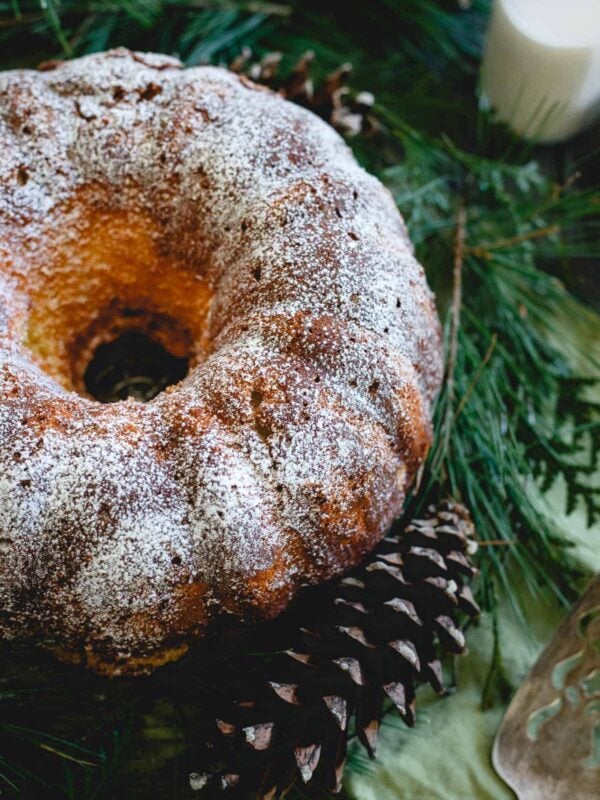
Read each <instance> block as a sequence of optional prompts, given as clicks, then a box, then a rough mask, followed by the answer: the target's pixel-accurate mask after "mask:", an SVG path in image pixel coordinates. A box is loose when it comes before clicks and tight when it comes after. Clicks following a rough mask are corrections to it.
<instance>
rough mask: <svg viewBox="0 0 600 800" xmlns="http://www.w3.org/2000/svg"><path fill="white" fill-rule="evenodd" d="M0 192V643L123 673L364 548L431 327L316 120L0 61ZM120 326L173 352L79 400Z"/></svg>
mask: <svg viewBox="0 0 600 800" xmlns="http://www.w3.org/2000/svg"><path fill="white" fill-rule="evenodd" d="M0 187H1V189H2V194H1V197H0V301H1V303H0V605H1V606H2V609H3V612H2V616H1V617H0V632H1V633H2V634H3V635H4V636H25V635H29V636H31V635H34V636H35V635H39V634H40V633H42V632H43V634H44V636H45V637H47V638H51V639H53V640H54V641H55V642H56V644H57V646H58V647H59V648H60V649H61V650H62V651H63V652H65V651H69V649H71V650H73V651H74V652H79V653H87V655H86V656H85V660H86V661H87V663H88V664H90V665H91V666H92V667H94V668H95V669H100V670H102V671H106V670H108V671H110V670H111V669H112V670H113V671H119V672H122V671H130V672H136V671H140V670H146V669H150V668H152V667H153V666H156V665H157V664H158V663H161V662H162V660H164V658H168V657H170V655H169V654H171V655H172V654H173V653H178V652H180V648H181V647H183V646H184V645H185V642H186V641H187V640H188V639H189V638H191V637H194V636H198V635H201V634H202V631H203V630H204V629H205V628H206V626H207V625H208V623H209V622H211V621H213V620H218V619H220V618H221V617H222V616H223V615H225V614H231V615H235V616H239V617H242V618H244V619H253V618H268V617H272V616H274V615H275V614H277V613H279V612H280V611H281V610H282V609H283V608H284V607H285V605H286V604H287V603H288V602H289V600H290V598H291V597H292V596H293V595H294V594H295V592H296V591H297V590H298V588H299V587H300V586H302V585H304V584H311V583H316V582H319V581H322V580H324V579H326V578H328V577H330V576H332V575H334V574H336V573H339V572H340V571H342V570H344V569H346V568H347V567H349V566H350V565H352V564H354V563H356V562H357V561H358V560H359V559H360V558H362V556H363V555H364V554H365V553H366V552H367V551H368V550H369V549H370V548H372V547H373V545H374V544H375V543H376V542H377V541H378V540H379V539H380V538H381V536H382V535H383V534H384V533H385V531H386V530H387V528H388V527H389V525H390V524H391V522H392V520H393V519H394V517H395V516H396V515H397V514H398V513H399V511H400V509H401V507H402V504H403V502H404V497H405V494H406V491H407V488H408V487H409V485H410V484H411V482H412V481H413V479H414V476H415V474H416V472H417V470H418V469H419V467H420V465H421V464H422V462H423V459H424V457H425V455H426V453H427V449H428V447H429V443H430V438H431V430H430V409H431V403H432V401H433V398H434V396H435V393H436V391H437V388H438V386H439V381H440V377H441V360H440V350H441V347H440V333H439V324H438V321H437V317H436V314H435V308H434V304H433V298H432V296H431V293H430V292H429V290H428V288H427V286H426V283H425V279H424V276H423V271H422V269H421V267H420V266H419V264H418V263H417V262H416V261H415V259H414V256H413V254H412V249H411V246H410V243H409V241H408V239H407V236H406V232H405V228H404V224H403V222H402V220H401V218H400V216H399V215H398V212H397V211H396V209H395V206H394V204H393V202H392V200H391V197H390V196H389V194H388V193H387V191H386V190H385V189H384V188H383V187H382V186H381V185H380V184H379V183H378V182H377V181H376V180H375V179H374V178H372V177H370V176H368V175H367V174H366V173H365V172H364V171H363V170H362V169H360V167H359V166H358V165H357V164H356V162H355V161H354V159H353V158H352V156H351V154H350V152H349V151H348V149H347V148H346V146H345V145H344V143H343V142H342V140H341V139H340V138H339V137H338V136H337V134H335V133H334V132H333V131H332V130H331V129H330V128H328V127H327V126H326V125H325V124H324V123H322V122H321V121H319V120H318V119H317V118H316V117H313V116H312V115H311V114H310V113H308V112H306V111H304V110H302V109H300V108H298V107H296V106H293V105H292V104H291V103H288V102H286V101H283V100H282V99H281V98H278V97H277V96H275V95H273V94H272V93H270V92H264V91H258V90H257V87H255V86H254V85H253V84H252V83H251V82H248V81H242V80H240V79H239V78H238V77H237V76H235V75H232V74H230V73H227V72H225V71H223V70H219V69H215V68H209V67H204V68H197V69H190V70H183V69H181V65H180V64H179V63H178V62H176V61H174V60H173V59H168V58H166V57H162V56H155V55H152V54H135V53H134V54H132V53H129V52H128V51H124V50H118V51H112V52H109V53H105V54H99V55H96V56H90V57H87V58H84V59H80V60H77V61H72V62H66V63H64V64H58V65H51V66H50V67H48V69H46V70H44V71H43V72H29V71H24V72H9V73H4V74H0ZM129 328H132V329H142V330H145V331H148V332H150V333H151V335H152V336H153V338H156V339H158V340H159V341H162V342H163V343H164V344H166V345H167V346H168V348H169V349H170V350H171V351H173V352H174V353H175V354H177V355H185V356H187V357H188V358H190V360H191V363H192V368H191V370H190V373H189V375H188V376H187V377H186V378H185V379H184V380H183V381H182V382H181V383H180V384H178V385H177V386H175V387H171V388H170V389H169V390H167V391H165V392H163V393H162V394H160V395H159V396H158V397H156V398H155V399H154V400H153V401H151V402H150V403H147V404H140V403H136V402H133V401H128V402H122V403H117V404H112V405H103V404H100V403H97V402H94V401H93V400H92V399H91V398H89V397H86V396H85V387H84V385H83V381H82V375H83V371H84V369H85V366H86V364H87V363H88V362H89V359H90V357H91V354H92V352H93V350H94V349H95V347H97V345H98V344H99V343H101V342H103V341H106V340H107V339H109V338H111V337H114V336H115V335H116V334H118V333H119V332H121V331H124V330H128V329H129ZM111 664H112V665H113V666H112V667H111V666H110V665H111Z"/></svg>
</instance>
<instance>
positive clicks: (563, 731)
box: [492, 575, 600, 800]
mask: <svg viewBox="0 0 600 800" xmlns="http://www.w3.org/2000/svg"><path fill="white" fill-rule="evenodd" d="M492 760H493V763H494V767H495V768H496V771H497V772H498V773H499V774H500V776H501V777H502V778H503V779H504V780H505V781H506V782H507V783H508V785H509V786H510V787H511V788H512V789H513V790H514V792H515V793H516V795H517V797H518V798H519V800H600V575H599V576H598V577H596V578H595V579H594V580H593V581H592V583H591V585H590V586H589V587H588V589H587V591H586V592H585V594H584V595H583V597H582V598H581V600H580V601H579V602H578V603H577V605H576V606H575V607H574V608H573V610H572V611H571V612H570V614H569V615H568V617H567V618H566V619H565V620H564V622H563V623H562V624H561V625H560V627H559V629H558V631H557V632H556V634H555V636H554V638H553V640H552V641H551V642H550V644H549V645H548V647H547V648H546V649H545V650H544V652H543V653H542V655H541V656H540V658H539V660H538V662H537V663H536V664H535V666H534V667H533V669H532V670H531V672H530V673H529V675H528V676H527V678H526V679H525V682H524V683H523V684H522V685H521V687H520V688H519V690H518V691H517V693H516V695H515V696H514V698H513V700H512V703H511V704H510V706H509V708H508V711H507V712H506V715H505V716H504V719H503V720H502V724H501V725H500V728H499V730H498V733H497V735H496V741H495V742H494V749H493V752H492Z"/></svg>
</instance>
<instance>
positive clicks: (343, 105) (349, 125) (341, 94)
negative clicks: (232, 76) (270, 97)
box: [229, 47, 378, 136]
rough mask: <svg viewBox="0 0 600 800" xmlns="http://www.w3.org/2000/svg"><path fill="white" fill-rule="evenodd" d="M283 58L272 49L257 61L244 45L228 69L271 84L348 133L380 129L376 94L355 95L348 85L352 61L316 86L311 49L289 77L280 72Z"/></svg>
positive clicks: (271, 86)
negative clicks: (375, 110)
mask: <svg viewBox="0 0 600 800" xmlns="http://www.w3.org/2000/svg"><path fill="white" fill-rule="evenodd" d="M281 59H282V55H281V53H276V52H272V53H267V54H266V55H265V56H263V58H262V59H261V60H260V61H258V62H256V61H252V51H251V50H250V48H249V47H245V48H244V49H243V50H242V52H241V53H240V54H239V55H238V56H237V58H235V59H234V60H233V61H232V62H231V64H230V65H229V69H231V70H232V71H233V72H237V73H238V74H244V75H247V76H248V77H249V78H250V79H251V80H253V81H254V82H255V83H260V84H263V85H264V86H268V87H270V88H271V89H273V90H274V91H276V92H278V93H279V94H280V95H281V96H282V97H285V98H286V99H287V100H291V101H292V102H294V103H298V105H301V106H304V108H308V109H310V110H311V111H313V112H314V113H315V114H317V115H318V116H320V117H321V118H322V119H324V120H325V121H326V122H328V123H329V124H330V125H332V126H333V127H334V128H336V130H339V131H340V132H341V133H343V134H345V135H347V136H356V135H358V134H361V133H362V134H369V133H372V132H374V131H375V130H377V127H378V126H377V123H376V120H375V118H374V116H373V115H372V113H371V112H372V109H373V104H374V102H375V98H374V97H373V95H372V94H371V93H370V92H359V93H358V94H353V93H352V92H350V90H349V89H348V87H347V86H346V85H345V84H346V80H347V78H348V76H349V74H350V72H351V71H352V65H351V64H348V63H345V64H342V65H341V66H340V67H338V69H336V70H335V71H334V72H332V73H330V74H329V75H328V76H327V77H326V78H325V80H324V81H323V82H322V83H321V84H320V85H318V86H317V87H316V88H315V86H314V83H313V80H312V77H311V67H312V64H313V62H314V60H315V54H314V53H313V51H312V50H308V51H307V52H306V53H304V54H303V55H302V56H300V58H299V59H298V61H297V62H296V64H295V66H294V67H293V68H292V69H291V71H290V72H289V73H288V75H287V76H286V77H282V76H281V75H280V71H279V68H280V65H281Z"/></svg>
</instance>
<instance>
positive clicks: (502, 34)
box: [482, 0, 600, 142]
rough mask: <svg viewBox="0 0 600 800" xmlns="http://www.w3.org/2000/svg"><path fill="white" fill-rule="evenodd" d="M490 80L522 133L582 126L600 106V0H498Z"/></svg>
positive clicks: (553, 135) (561, 134)
mask: <svg viewBox="0 0 600 800" xmlns="http://www.w3.org/2000/svg"><path fill="white" fill-rule="evenodd" d="M482 87H483V96H484V100H485V102H487V103H488V104H489V105H491V106H493V107H494V108H495V109H496V111H497V113H498V117H499V118H500V119H501V120H503V121H504V122H507V123H508V124H509V125H510V126H511V127H512V128H513V129H514V130H515V131H516V132H517V133H519V134H520V135H522V136H526V137H529V138H535V139H538V140H540V141H544V142H551V141H558V140H560V139H564V138H566V137H567V136H571V135H572V134H574V133H576V132H577V131H579V130H581V128H583V127H585V126H586V125H587V124H588V123H589V122H591V121H592V119H593V118H594V117H595V115H596V114H597V112H598V110H599V108H600V0H496V2H495V4H494V8H493V11H492V18H491V22H490V28H489V31H488V36H487V42H486V47H485V53H484V59H483V74H482Z"/></svg>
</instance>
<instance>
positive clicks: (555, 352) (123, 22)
mask: <svg viewBox="0 0 600 800" xmlns="http://www.w3.org/2000/svg"><path fill="white" fill-rule="evenodd" d="M489 5H490V2H489V0H474V2H472V3H471V5H470V8H469V9H468V10H466V11H461V10H460V9H459V4H458V3H457V2H456V0H371V1H370V2H368V3H362V4H354V5H352V4H348V3H346V2H341V0H319V2H317V1H316V0H289V2H262V0H245V1H244V0H96V1H95V2H92V1H91V0H90V1H85V2H77V1H76V0H62V1H60V0H8V1H5V2H2V0H0V66H1V67H3V68H7V67H13V66H31V65H35V63H37V62H39V61H41V60H44V59H48V58H54V57H64V56H70V55H80V54H83V53H88V52H94V51H98V50H103V49H106V48H108V47H114V46H121V45H122V46H128V47H132V48H137V49H143V50H158V51H163V52H168V53H174V54H178V55H179V56H180V57H181V58H182V59H183V60H185V61H186V63H188V64H197V63H202V62H205V61H212V62H217V63H221V62H222V63H227V62H228V61H229V60H230V59H231V58H233V57H234V56H235V55H236V54H237V53H238V52H239V51H240V49H241V47H242V46H243V45H250V46H251V47H252V48H253V49H254V50H255V52H256V53H257V54H258V55H259V56H260V55H261V54H263V53H265V52H267V51H269V50H272V49H276V50H280V51H282V52H283V54H284V62H283V64H284V68H285V67H290V66H291V65H292V64H293V63H294V60H295V59H296V58H297V57H298V56H299V55H300V54H301V53H302V52H303V51H305V50H306V49H313V50H314V51H315V52H316V55H317V63H316V68H315V71H316V77H317V78H318V77H320V76H322V75H323V74H325V73H326V72H327V71H329V70H331V69H333V68H335V67H337V66H338V65H339V64H340V63H342V62H344V61H348V60H350V61H352V62H353V64H354V66H355V73H354V77H353V81H352V83H353V88H355V89H367V90H371V91H373V92H374V93H375V95H376V98H377V105H376V108H375V117H376V119H377V121H378V123H379V128H380V130H379V132H378V133H376V134H374V135H372V136H371V137H370V138H360V139H354V140H351V142H350V144H351V145H352V146H353V148H354V150H355V152H356V154H357V157H358V158H359V159H360V160H361V162H362V163H364V164H365V166H366V167H367V168H368V169H370V170H371V171H374V172H376V173H377V174H378V175H379V176H380V177H381V178H382V180H383V181H384V182H385V183H386V184H387V185H388V186H389V187H390V189H391V191H392V192H393V194H394V197H395V199H396V201H397V203H398V206H399V207H400V209H401V210H402V212H403V214H404V215H405V218H406V221H407V224H408V226H409V229H410V233H411V236H412V239H413V242H414V243H415V246H416V250H417V255H418V257H419V258H420V260H421V261H422V263H424V264H425V265H426V269H427V273H428V277H429V279H430V282H431V284H432V285H433V286H434V288H435V290H436V294H437V298H438V304H439V307H440V312H441V316H442V319H443V323H444V331H445V342H446V349H447V381H446V384H445V387H444V389H443V390H442V393H441V396H440V398H439V401H438V404H437V408H436V414H435V431H436V438H435V445H434V448H433V450H432V452H431V454H430V458H429V461H428V464H427V467H426V470H425V472H424V475H423V477H422V481H421V484H420V488H419V491H418V492H417V493H416V494H415V495H414V496H413V498H412V499H411V503H410V506H409V513H413V512H414V511H416V510H417V509H418V508H419V507H421V506H423V505H424V504H426V503H427V502H429V501H430V500H432V499H436V498H437V497H440V496H444V495H446V494H448V493H451V494H453V495H454V496H456V497H457V498H460V499H461V500H462V501H463V502H464V503H465V504H466V505H467V506H469V508H470V509H471V511H472V513H473V516H474V519H475V522H476V525H477V530H478V535H479V538H480V539H481V540H483V541H484V542H489V543H490V544H489V545H485V544H484V545H483V546H482V547H481V548H480V562H479V563H480V567H481V573H482V574H481V581H480V594H481V598H482V600H483V602H484V604H485V605H486V606H487V607H488V608H490V609H494V608H495V602H496V597H498V596H500V595H503V596H506V597H509V598H511V599H512V600H513V602H514V605H515V608H516V609H517V610H518V608H519V606H518V600H517V597H516V593H515V591H514V587H515V584H516V583H517V582H521V581H524V582H525V585H526V586H527V587H528V588H529V590H530V592H531V593H532V594H536V593H538V592H539V591H540V589H541V588H542V587H551V589H552V591H553V592H554V593H555V594H556V595H557V596H559V597H561V598H563V599H564V600H565V601H566V600H567V599H568V598H569V597H570V596H571V595H572V594H573V592H574V591H575V590H576V588H577V579H578V575H577V571H576V569H575V567H574V565H573V563H572V561H571V559H570V557H569V550H568V546H567V542H566V540H565V537H564V536H563V534H562V532H561V530H560V528H559V527H558V526H557V524H556V521H555V520H554V518H553V515H552V513H551V512H550V510H549V509H548V508H547V506H546V504H545V500H544V498H543V494H544V492H546V491H547V490H548V489H549V488H550V487H551V486H552V485H553V484H554V482H555V481H561V482H562V483H563V484H564V486H565V487H566V511H567V512H570V511H572V510H573V509H574V508H575V507H577V506H580V507H585V509H586V511H587V515H588V520H589V522H590V524H591V523H592V522H593V521H594V520H598V519H599V518H600V503H599V500H598V493H597V489H595V488H594V486H593V480H594V476H595V475H596V476H597V472H598V469H597V467H598V453H599V452H600V407H599V406H598V404H597V403H595V402H594V401H593V400H592V399H591V390H592V389H593V386H592V384H593V383H594V379H595V378H597V377H598V374H599V372H598V363H597V361H596V360H595V358H594V356H593V354H591V353H590V352H585V351H582V346H581V344H580V342H581V340H582V339H581V336H580V335H579V332H581V331H583V332H584V333H585V332H586V330H587V333H586V336H587V340H588V341H591V340H592V338H593V336H592V332H593V331H597V332H598V333H600V325H599V322H598V317H597V316H596V315H595V314H594V313H593V312H592V311H591V310H589V309H588V308H586V307H585V306H584V305H583V304H582V303H581V302H579V301H578V300H576V299H575V298H574V297H573V296H572V295H570V294H569V293H568V292H567V291H566V289H565V288H564V286H563V285H562V284H561V283H560V282H559V281H558V280H557V278H556V277H555V274H556V273H558V272H560V274H563V275H564V274H565V269H566V268H567V267H570V266H572V265H575V264H576V263H577V261H578V259H582V258H589V257H597V244H598V241H599V240H600V216H599V213H598V212H599V209H600V193H599V192H598V191H596V190H594V189H589V188H587V189H582V188H578V183H579V181H578V180H577V179H575V176H572V175H570V174H569V173H566V174H561V173H560V170H557V169H554V172H555V174H554V175H551V176H549V174H548V169H547V168H545V169H544V170H542V169H541V168H540V165H539V163H538V161H537V158H538V156H539V152H538V151H536V150H535V149H534V148H533V147H532V146H531V145H529V144H526V143H524V142H522V141H519V140H517V139H515V138H514V137H512V136H511V135H510V134H509V133H508V132H507V131H506V130H505V129H503V128H502V126H499V125H497V124H496V123H495V122H494V120H493V118H492V117H490V115H489V114H487V113H484V112H482V111H480V110H479V109H478V103H477V70H478V60H479V53H480V49H481V42H482V34H483V30H484V25H485V20H486V15H487V12H488V10H489ZM564 155H565V151H564V150H561V151H560V152H558V153H557V158H556V159H555V162H554V163H555V164H556V163H558V162H560V161H562V159H563V156H564ZM543 156H544V158H545V161H546V162H547V161H548V151H545V152H544V153H543ZM593 157H594V156H593V154H592V156H591V157H590V158H588V159H587V160H586V159H584V160H583V161H581V163H580V165H579V168H580V169H581V171H582V173H583V179H585V177H586V173H587V171H589V169H590V166H591V164H592V163H593V160H592V159H593ZM457 251H458V252H457ZM559 329H560V335H558V334H557V331H558V330H559ZM596 338H598V336H596ZM584 340H585V337H584ZM501 663H502V662H501V653H500V651H499V642H498V638H497V637H496V645H495V652H494V654H493V657H492V668H491V670H490V676H489V680H488V683H487V686H486V687H485V702H486V703H489V702H492V701H494V700H495V699H497V698H498V697H504V696H505V691H506V685H505V679H504V676H503V673H502V666H501ZM9 700H10V698H5V702H6V703H8V702H9ZM0 702H3V701H2V700H1V699H0ZM10 702H11V703H13V702H15V698H13V699H12V700H10ZM3 718H4V717H3ZM44 722H45V723H48V724H49V719H48V717H47V716H45V717H44ZM108 723H109V724H108V728H109V729H110V730H111V731H112V730H113V729H114V725H113V724H112V721H111V720H108ZM11 724H13V723H11ZM15 724H16V723H15ZM41 724H42V723H40V725H41ZM32 727H36V726H34V725H33V724H32ZM7 733H9V731H8V730H7V729H6V728H4V729H0V746H1V747H2V753H3V754H5V756H4V757H3V758H0V781H3V782H4V787H5V789H6V794H7V796H10V792H11V791H13V790H12V789H11V786H13V787H19V786H24V785H27V787H28V791H29V790H30V794H27V795H23V796H28V797H29V796H32V797H33V796H36V795H35V792H34V790H33V789H32V788H31V787H33V786H34V785H35V781H36V780H37V778H36V776H35V775H32V774H29V773H28V771H27V770H26V769H21V768H20V767H18V766H15V764H16V763H17V762H16V761H15V759H13V758H12V757H11V754H13V755H14V752H15V750H14V748H12V749H11V747H10V746H9V745H8V744H7V745H6V746H5V740H6V734H7ZM15 733H16V732H15V731H12V732H11V738H12V739H13V740H14V739H15V737H14V734H15ZM19 736H20V735H19ZM17 738H19V737H17ZM19 740H20V741H21V739H19ZM42 741H43V740H42V739H41V738H40V735H38V734H36V735H34V741H33V745H32V746H33V747H34V748H35V747H37V748H38V749H39V745H40V742H42ZM117 745H118V746H117ZM112 747H113V746H112V745H111V749H112ZM65 748H66V749H65ZM55 749H56V750H60V751H63V750H64V752H65V753H66V755H67V756H69V755H73V751H72V750H69V749H68V745H66V744H65V743H61V745H60V747H59V746H57V747H56V748H55ZM92 749H93V752H94V753H96V756H97V757H98V766H97V767H95V768H89V767H77V766H73V765H72V761H67V762H66V764H67V766H68V770H69V771H68V773H67V778H66V781H65V785H64V787H63V789H61V790H60V791H59V790H58V789H56V790H55V791H56V793H55V794H51V795H50V794H44V796H52V797H54V796H56V797H66V798H69V797H73V798H74V797H77V798H78V800H81V798H83V797H85V798H92V797H93V798H95V799H96V800H97V799H98V798H101V797H114V796H116V795H115V794H114V792H113V790H112V789H111V784H110V780H109V779H110V770H111V769H112V768H113V766H114V763H113V762H114V759H112V758H111V759H104V757H103V756H102V753H101V750H100V746H98V748H92ZM115 749H116V750H118V751H119V752H121V750H122V748H121V745H120V743H116V744H115ZM53 757H54V758H60V757H61V756H57V755H56V754H55V755H54V756H53ZM105 762H106V763H105ZM109 762H111V763H110V764H109ZM358 766H360V765H358ZM82 770H83V773H84V775H83V777H82ZM96 776H99V777H101V778H102V780H98V777H96ZM14 791H15V792H16V791H17V789H16V788H15V789H14ZM44 791H47V790H44ZM51 791H54V789H52V790H51ZM119 796H121V795H119ZM139 796H140V797H141V796H142V795H139ZM174 796H180V795H178V794H176V795H174Z"/></svg>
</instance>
